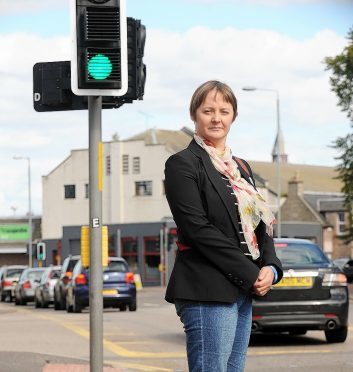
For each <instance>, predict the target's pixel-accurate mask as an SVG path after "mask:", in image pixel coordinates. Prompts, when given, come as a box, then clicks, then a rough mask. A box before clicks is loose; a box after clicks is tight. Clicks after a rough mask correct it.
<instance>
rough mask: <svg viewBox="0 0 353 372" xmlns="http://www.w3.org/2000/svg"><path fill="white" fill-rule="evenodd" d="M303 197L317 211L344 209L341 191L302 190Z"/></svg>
mask: <svg viewBox="0 0 353 372" xmlns="http://www.w3.org/2000/svg"><path fill="white" fill-rule="evenodd" d="M303 197H304V199H305V200H306V201H307V202H308V203H309V204H310V205H311V206H312V207H313V208H314V209H315V210H316V211H318V212H338V211H345V210H346V208H345V207H344V205H343V202H344V197H343V194H342V193H329V192H325V193H323V192H321V193H320V192H316V193H315V192H304V194H303Z"/></svg>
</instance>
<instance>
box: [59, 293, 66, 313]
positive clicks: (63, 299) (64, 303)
mask: <svg viewBox="0 0 353 372" xmlns="http://www.w3.org/2000/svg"><path fill="white" fill-rule="evenodd" d="M59 304H60V309H61V310H65V309H67V304H66V299H65V298H63V297H62V295H61V296H60V302H59Z"/></svg>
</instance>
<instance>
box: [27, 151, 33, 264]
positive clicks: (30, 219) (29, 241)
mask: <svg viewBox="0 0 353 372" xmlns="http://www.w3.org/2000/svg"><path fill="white" fill-rule="evenodd" d="M27 161H28V235H29V237H28V255H29V258H28V265H29V267H32V197H31V159H30V158H27Z"/></svg>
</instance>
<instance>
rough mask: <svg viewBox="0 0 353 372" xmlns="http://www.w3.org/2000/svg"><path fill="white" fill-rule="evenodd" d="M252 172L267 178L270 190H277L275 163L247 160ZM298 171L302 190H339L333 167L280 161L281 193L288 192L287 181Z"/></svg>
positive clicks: (340, 185)
mask: <svg viewBox="0 0 353 372" xmlns="http://www.w3.org/2000/svg"><path fill="white" fill-rule="evenodd" d="M248 162H249V164H250V165H251V167H252V170H253V172H254V173H256V174H258V175H259V176H260V177H262V178H264V179H267V180H268V187H269V189H270V191H271V190H272V191H276V190H277V186H276V184H277V163H272V162H264V161H252V160H249V161H248ZM296 172H298V173H299V179H300V180H301V181H303V189H304V191H323V192H340V191H341V188H342V183H341V181H340V180H338V179H335V177H336V176H337V175H338V173H337V171H336V170H335V168H334V167H326V166H319V165H307V164H291V163H280V176H281V177H280V178H281V194H286V193H287V192H288V181H289V180H290V179H292V178H293V175H294V174H295V173H296Z"/></svg>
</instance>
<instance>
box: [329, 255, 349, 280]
mask: <svg viewBox="0 0 353 372" xmlns="http://www.w3.org/2000/svg"><path fill="white" fill-rule="evenodd" d="M333 263H334V264H335V265H336V266H338V267H339V268H340V269H341V270H342V271H343V273H344V274H345V275H346V277H347V281H348V283H353V259H352V258H337V259H336V260H334V261H333Z"/></svg>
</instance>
